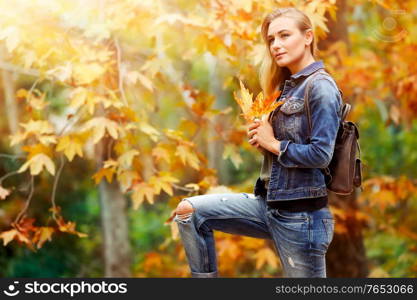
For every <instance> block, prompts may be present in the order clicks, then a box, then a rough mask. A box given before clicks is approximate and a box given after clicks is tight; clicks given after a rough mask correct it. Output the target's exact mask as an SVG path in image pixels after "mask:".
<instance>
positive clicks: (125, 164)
mask: <svg viewBox="0 0 417 300" xmlns="http://www.w3.org/2000/svg"><path fill="white" fill-rule="evenodd" d="M139 153H140V152H139V151H138V150H135V149H132V150H129V151H127V152H125V153H123V154H122V155H120V156H119V158H118V159H117V161H118V163H119V165H120V166H121V167H122V168H123V169H128V168H130V167H131V166H132V161H133V158H134V157H135V156H136V155H139Z"/></svg>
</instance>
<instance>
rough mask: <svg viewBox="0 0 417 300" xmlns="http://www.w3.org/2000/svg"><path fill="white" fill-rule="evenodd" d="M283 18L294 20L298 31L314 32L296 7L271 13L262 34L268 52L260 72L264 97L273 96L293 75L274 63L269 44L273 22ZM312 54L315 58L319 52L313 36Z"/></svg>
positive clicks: (303, 14)
mask: <svg viewBox="0 0 417 300" xmlns="http://www.w3.org/2000/svg"><path fill="white" fill-rule="evenodd" d="M281 16H285V17H289V18H293V19H294V20H295V23H296V24H297V27H298V29H299V30H300V31H301V32H305V31H306V30H308V29H311V30H313V26H312V24H311V21H310V19H309V17H308V16H307V15H306V14H305V13H303V12H302V11H301V10H299V9H297V8H295V7H285V8H278V9H276V10H274V11H273V12H271V13H269V14H268V15H267V16H266V17H265V18H264V20H263V22H262V27H261V34H262V38H263V40H264V42H265V45H266V49H265V50H266V51H265V55H264V58H263V60H262V64H261V67H260V71H259V81H260V84H261V88H262V90H263V93H264V95H266V96H267V97H269V96H271V95H272V94H273V93H274V91H275V90H278V88H279V86H280V85H281V83H282V82H283V81H284V80H286V79H288V78H289V77H290V75H291V73H290V71H289V70H288V68H286V67H283V68H281V67H279V66H277V64H276V63H275V61H274V58H273V57H272V55H271V51H270V49H269V43H268V28H269V24H271V22H272V21H273V20H274V19H276V18H278V17H281ZM310 52H311V54H312V55H313V57H314V58H315V56H316V52H317V45H316V41H315V38H314V34H313V41H312V43H311V44H310Z"/></svg>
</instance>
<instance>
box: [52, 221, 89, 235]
mask: <svg viewBox="0 0 417 300" xmlns="http://www.w3.org/2000/svg"><path fill="white" fill-rule="evenodd" d="M57 224H58V230H59V231H61V232H67V233H71V234H75V235H77V236H78V237H87V236H88V235H87V234H85V233H82V232H78V231H76V230H75V222H71V221H68V222H65V220H64V218H63V217H61V216H60V217H58V219H57Z"/></svg>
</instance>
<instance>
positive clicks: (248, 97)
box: [233, 80, 283, 122]
mask: <svg viewBox="0 0 417 300" xmlns="http://www.w3.org/2000/svg"><path fill="white" fill-rule="evenodd" d="M239 83H240V94H241V97H239V96H238V95H237V93H236V91H234V92H233V96H234V99H235V100H236V102H237V103H238V104H239V106H240V108H241V109H242V114H241V115H242V116H243V117H244V118H245V120H246V121H247V122H251V121H253V120H254V119H255V118H259V119H261V118H262V117H263V115H266V114H268V113H270V112H271V111H273V110H275V108H277V107H278V106H280V105H281V104H282V103H283V102H282V101H275V99H276V98H277V97H278V96H279V95H280V93H281V92H280V91H275V92H274V93H273V94H272V95H271V96H270V97H268V98H266V99H264V95H263V93H262V92H260V93H259V94H258V96H256V99H255V101H253V100H252V94H251V93H250V92H249V90H248V89H246V88H245V86H244V84H243V83H242V81H241V80H239Z"/></svg>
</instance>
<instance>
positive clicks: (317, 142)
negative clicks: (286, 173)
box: [276, 78, 342, 168]
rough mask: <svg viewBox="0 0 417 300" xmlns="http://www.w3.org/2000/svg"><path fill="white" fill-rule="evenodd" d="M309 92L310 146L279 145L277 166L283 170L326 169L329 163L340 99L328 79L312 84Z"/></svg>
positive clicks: (335, 134)
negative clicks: (282, 167)
mask: <svg viewBox="0 0 417 300" xmlns="http://www.w3.org/2000/svg"><path fill="white" fill-rule="evenodd" d="M311 86H312V87H311V91H310V99H309V102H310V112H311V126H312V132H311V142H310V144H296V143H294V142H293V141H290V140H282V141H280V142H281V143H280V153H279V154H278V155H277V156H276V157H277V160H278V162H279V163H280V164H281V165H282V166H284V167H286V168H326V167H327V166H328V165H329V164H330V161H331V159H332V156H333V151H334V146H335V141H336V136H337V131H338V129H339V124H340V116H339V111H340V106H341V103H342V101H341V96H340V93H339V90H338V89H337V87H336V86H335V84H334V83H333V82H331V81H330V80H329V79H327V78H319V79H316V80H314V82H312V85H311Z"/></svg>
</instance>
